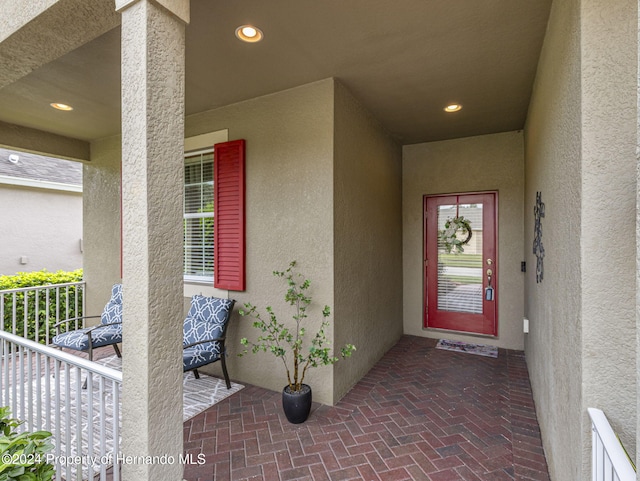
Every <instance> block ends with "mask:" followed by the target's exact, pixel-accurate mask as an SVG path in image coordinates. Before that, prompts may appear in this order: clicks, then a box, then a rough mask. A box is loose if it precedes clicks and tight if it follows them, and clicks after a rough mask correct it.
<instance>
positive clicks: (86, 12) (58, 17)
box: [0, 0, 120, 88]
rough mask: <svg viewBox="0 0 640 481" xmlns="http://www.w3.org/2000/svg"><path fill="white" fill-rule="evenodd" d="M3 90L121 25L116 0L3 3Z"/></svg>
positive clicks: (1, 0) (18, 0)
mask: <svg viewBox="0 0 640 481" xmlns="http://www.w3.org/2000/svg"><path fill="white" fill-rule="evenodd" d="M0 11H1V12H2V17H3V18H4V19H5V20H6V19H9V21H6V22H4V21H3V22H0V65H2V69H0V88H3V87H5V86H7V85H9V84H11V83H13V82H15V81H16V80H19V79H21V78H22V77H24V76H25V75H27V74H29V73H30V72H33V71H34V70H36V69H37V68H38V67H40V66H42V65H45V64H46V63H49V62H51V61H52V60H55V59H57V58H59V57H61V56H62V55H64V54H66V53H68V52H70V51H72V50H75V49H76V48H78V47H80V46H81V45H84V44H85V43H87V42H89V41H91V40H93V39H94V38H96V37H98V36H100V35H102V34H103V33H105V32H108V31H109V30H111V29H112V28H115V27H117V26H118V25H119V24H120V15H118V13H117V12H116V11H115V5H114V2H113V0H91V1H90V2H88V1H86V0H0Z"/></svg>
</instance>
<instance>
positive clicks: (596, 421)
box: [587, 408, 636, 481]
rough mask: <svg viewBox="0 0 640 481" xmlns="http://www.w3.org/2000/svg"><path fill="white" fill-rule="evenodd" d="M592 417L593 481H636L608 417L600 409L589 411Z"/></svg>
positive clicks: (590, 409)
mask: <svg viewBox="0 0 640 481" xmlns="http://www.w3.org/2000/svg"><path fill="white" fill-rule="evenodd" d="M587 411H588V412H589V416H590V417H591V430H592V431H593V436H592V439H593V440H592V447H591V452H592V459H591V465H592V473H593V475H592V481H635V479H636V472H635V469H634V468H633V465H632V464H631V462H630V461H629V458H628V457H627V454H626V453H625V451H624V449H623V448H622V444H620V441H619V440H618V438H617V437H616V435H615V433H614V432H613V429H612V428H611V425H610V424H609V421H608V420H607V417H606V416H605V414H604V412H602V411H601V410H600V409H596V408H589V409H587Z"/></svg>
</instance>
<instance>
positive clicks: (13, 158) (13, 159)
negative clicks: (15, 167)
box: [9, 154, 20, 164]
mask: <svg viewBox="0 0 640 481" xmlns="http://www.w3.org/2000/svg"><path fill="white" fill-rule="evenodd" d="M19 161H20V156H19V155H18V154H9V162H11V163H12V164H17V163H18V162H19Z"/></svg>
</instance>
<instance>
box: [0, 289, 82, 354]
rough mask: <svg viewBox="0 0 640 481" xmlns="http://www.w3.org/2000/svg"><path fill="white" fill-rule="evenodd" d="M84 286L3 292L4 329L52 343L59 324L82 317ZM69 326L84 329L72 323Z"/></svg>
mask: <svg viewBox="0 0 640 481" xmlns="http://www.w3.org/2000/svg"><path fill="white" fill-rule="evenodd" d="M84 287H85V283H84V281H80V282H68V283H64V284H52V285H46V286H34V287H22V288H19V289H8V290H3V291H0V320H2V323H3V324H2V326H0V329H2V330H4V331H7V332H11V333H12V334H16V335H18V336H21V337H24V338H25V339H31V340H33V341H36V342H40V343H44V344H49V342H50V340H51V337H53V336H55V334H56V333H55V330H54V329H53V326H54V325H55V324H56V323H57V322H59V321H62V320H65V319H71V318H74V317H80V316H82V313H83V312H84V302H85V301H84V299H85V296H84ZM68 327H69V329H78V328H79V327H82V326H79V325H77V324H73V323H70V325H69V326H68ZM65 329H66V327H65ZM63 330H64V329H63Z"/></svg>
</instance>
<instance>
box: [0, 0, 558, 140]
mask: <svg viewBox="0 0 640 481" xmlns="http://www.w3.org/2000/svg"><path fill="white" fill-rule="evenodd" d="M550 3H551V0H483V1H477V0H453V1H452V0H396V1H390V0H322V1H311V0H269V1H265V0H234V1H229V0H192V1H191V23H190V25H189V26H188V27H187V34H186V35H187V52H186V63H187V74H186V109H187V114H192V113H196V112H200V111H203V110H207V109H212V108H216V107H220V106H223V105H227V104H231V103H234V102H239V101H242V100H246V99H249V98H253V97H256V96H260V95H266V94H269V93H273V92H277V91H280V90H284V89H287V88H291V87H295V86H298V85H301V84H305V83H308V82H312V81H315V80H320V79H324V78H328V77H336V78H337V79H339V80H340V81H341V82H342V83H343V84H344V85H346V86H347V88H348V89H349V90H350V91H351V92H352V93H353V95H354V96H355V97H356V98H358V99H359V100H360V101H361V102H362V103H363V104H364V105H365V106H366V107H367V108H368V109H369V110H370V111H371V112H372V114H373V115H374V116H375V117H376V118H377V119H378V120H379V121H380V122H381V123H382V124H383V125H384V126H385V127H386V129H387V130H388V131H389V132H391V133H392V134H393V135H394V136H395V137H396V138H397V139H398V140H399V141H400V142H401V143H403V144H411V143H417V142H425V141H432V140H442V139H449V138H457V137H466V136H470V135H479V134H485V133H492V132H502V131H509V130H517V129H520V128H522V127H523V125H524V121H525V118H526V113H527V107H528V104H529V98H530V95H531V88H532V85H533V79H534V76H535V71H536V66H537V62H538V56H539V53H540V48H541V46H542V40H543V37H544V33H545V28H546V22H547V18H548V14H549V8H550ZM245 23H253V24H255V25H257V26H259V27H260V28H261V29H262V30H263V31H264V33H265V38H264V40H263V41H262V42H260V43H257V44H245V43H242V42H240V41H238V40H237V39H236V38H235V36H234V30H235V28H236V27H237V26H238V25H241V24H245ZM119 64H120V30H119V28H115V29H113V30H111V31H109V32H107V33H106V34H104V35H101V36H100V37H98V38H97V39H95V40H93V41H91V42H89V43H87V44H85V45H83V46H82V47H80V48H78V49H76V50H73V51H71V52H70V53H67V54H66V55H63V56H62V57H60V58H58V59H57V60H54V61H52V62H49V63H48V64H46V65H44V66H42V67H40V68H38V69H36V70H35V71H33V72H31V73H29V74H28V75H26V76H24V77H22V78H20V79H19V80H17V81H15V82H13V83H11V84H9V85H7V86H5V87H4V88H2V89H0V121H5V122H9V123H14V124H18V125H23V126H27V127H32V128H37V129H41V130H45V131H49V132H53V133H57V134H61V135H65V136H69V137H75V138H80V139H85V140H90V139H95V138H101V137H105V136H108V135H112V134H115V133H117V132H119V130H120V67H119ZM51 102H64V103H68V104H70V105H73V106H74V108H75V110H74V111H73V112H71V113H63V112H58V111H55V110H53V109H51V108H50V107H49V103H51ZM452 102H459V103H461V104H463V105H464V108H463V110H462V111H460V112H458V113H456V114H446V113H445V112H443V110H442V109H443V107H444V106H445V105H447V104H448V103H452Z"/></svg>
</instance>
